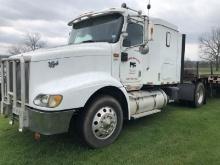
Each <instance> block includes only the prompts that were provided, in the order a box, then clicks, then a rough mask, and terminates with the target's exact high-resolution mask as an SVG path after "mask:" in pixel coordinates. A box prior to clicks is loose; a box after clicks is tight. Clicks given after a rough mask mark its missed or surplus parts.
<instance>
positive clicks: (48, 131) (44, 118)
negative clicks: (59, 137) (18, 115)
mask: <svg viewBox="0 0 220 165" xmlns="http://www.w3.org/2000/svg"><path fill="white" fill-rule="evenodd" d="M27 111H28V129H30V130H31V131H33V132H38V133H40V134H43V135H53V134H59V133H65V132H68V130H69V125H70V121H71V118H72V116H73V114H74V111H75V110H66V111H56V112H44V111H40V110H36V109H30V108H28V110H27Z"/></svg>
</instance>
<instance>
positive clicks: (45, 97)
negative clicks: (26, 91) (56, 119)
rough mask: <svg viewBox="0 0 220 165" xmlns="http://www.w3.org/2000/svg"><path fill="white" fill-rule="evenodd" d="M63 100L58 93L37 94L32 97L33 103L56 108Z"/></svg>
mask: <svg viewBox="0 0 220 165" xmlns="http://www.w3.org/2000/svg"><path fill="white" fill-rule="evenodd" d="M62 100H63V96H62V95H60V94H39V95H37V96H36V97H35V98H34V101H33V103H34V105H37V106H40V107H46V108H56V107H58V106H59V105H60V104H61V102H62Z"/></svg>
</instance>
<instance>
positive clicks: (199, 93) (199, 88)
mask: <svg viewBox="0 0 220 165" xmlns="http://www.w3.org/2000/svg"><path fill="white" fill-rule="evenodd" d="M205 94H206V93H205V87H204V84H203V83H201V82H199V83H197V84H196V88H195V93H194V102H193V105H194V107H196V108H197V107H201V106H202V105H203V104H204V102H205V97H206V96H205Z"/></svg>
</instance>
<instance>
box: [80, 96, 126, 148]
mask: <svg viewBox="0 0 220 165" xmlns="http://www.w3.org/2000/svg"><path fill="white" fill-rule="evenodd" d="M80 121H81V122H80V128H79V129H80V131H81V135H82V138H83V139H84V141H85V142H86V144H87V145H89V146H90V147H92V148H101V147H105V146H107V145H109V144H111V143H113V142H114V141H115V140H116V139H117V137H118V136H119V134H120V132H121V129H122V125H123V112H122V108H121V105H120V103H119V102H118V101H117V100H116V99H115V98H113V97H111V96H100V97H98V98H96V99H94V101H93V102H92V103H91V104H90V105H89V106H88V107H87V108H86V109H84V112H83V114H82V116H81V119H80Z"/></svg>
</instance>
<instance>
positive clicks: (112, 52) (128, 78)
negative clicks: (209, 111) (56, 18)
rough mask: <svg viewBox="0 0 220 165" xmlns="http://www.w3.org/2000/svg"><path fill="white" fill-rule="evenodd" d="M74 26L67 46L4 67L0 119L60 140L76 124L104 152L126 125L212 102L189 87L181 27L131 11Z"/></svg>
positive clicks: (197, 87)
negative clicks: (187, 104)
mask: <svg viewBox="0 0 220 165" xmlns="http://www.w3.org/2000/svg"><path fill="white" fill-rule="evenodd" d="M68 25H69V26H70V27H71V33H70V37H69V43H68V45H66V46H62V47H57V48H52V49H41V50H38V51H33V52H28V53H23V54H19V55H16V56H11V57H10V58H9V59H4V60H2V61H1V75H2V79H1V83H2V85H1V93H2V101H1V112H2V113H4V114H8V116H9V117H10V124H13V123H14V121H16V120H17V121H18V123H19V131H20V132H22V131H23V130H24V129H29V130H31V131H33V132H36V133H39V134H42V135H53V134H59V133H65V132H68V131H69V129H70V128H71V127H70V125H71V124H72V123H77V124H78V126H77V128H78V131H79V132H80V135H81V136H82V139H83V140H84V141H85V142H86V144H88V145H89V146H90V147H92V148H100V147H104V146H107V145H109V144H111V143H113V142H114V141H115V140H116V139H117V137H118V136H119V134H120V132H121V130H122V126H123V122H124V120H132V119H138V118H141V117H144V116H147V115H151V114H154V113H158V112H161V111H162V109H163V107H165V106H166V105H167V104H168V103H169V102H173V101H176V100H189V101H192V102H193V103H194V105H195V106H200V105H202V104H203V103H204V102H205V88H204V85H203V83H200V82H197V83H196V82H195V83H188V84H186V83H184V84H183V83H182V80H181V79H182V74H183V62H184V50H185V35H182V34H181V33H180V32H179V31H178V28H177V27H176V26H175V25H173V24H171V23H168V22H166V21H163V20H161V19H153V18H152V19H149V17H148V16H146V15H143V14H142V12H141V11H135V10H133V9H131V8H129V7H127V6H126V4H123V5H122V7H121V8H118V9H116V8H111V9H107V10H103V11H100V12H90V13H85V14H83V15H80V16H79V17H77V18H76V19H74V20H72V21H71V22H69V23H68ZM75 121H77V122H75Z"/></svg>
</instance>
